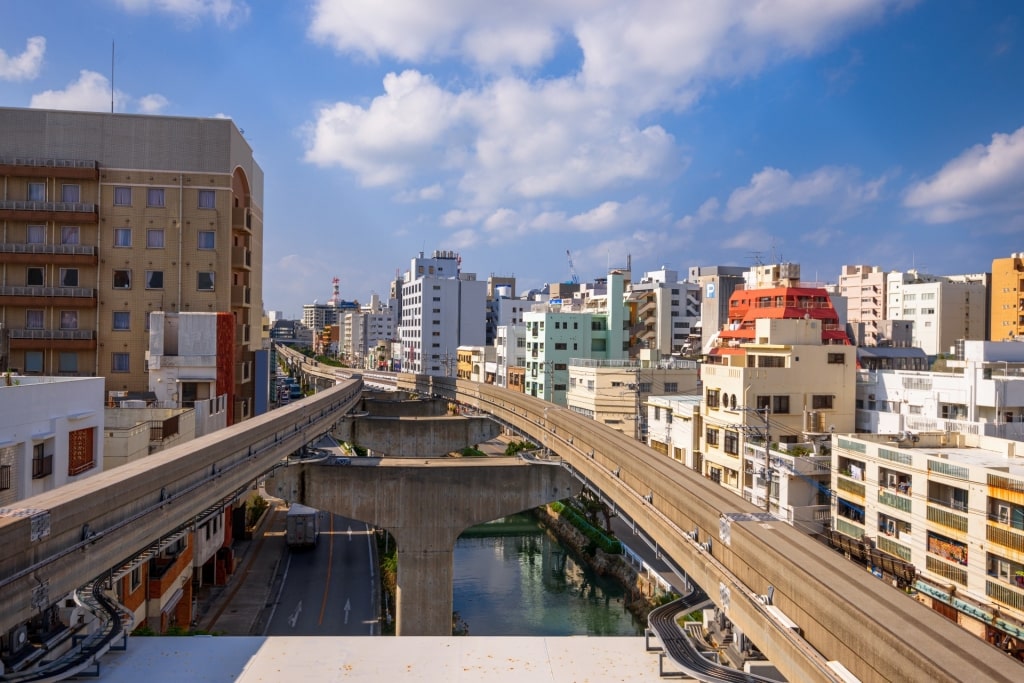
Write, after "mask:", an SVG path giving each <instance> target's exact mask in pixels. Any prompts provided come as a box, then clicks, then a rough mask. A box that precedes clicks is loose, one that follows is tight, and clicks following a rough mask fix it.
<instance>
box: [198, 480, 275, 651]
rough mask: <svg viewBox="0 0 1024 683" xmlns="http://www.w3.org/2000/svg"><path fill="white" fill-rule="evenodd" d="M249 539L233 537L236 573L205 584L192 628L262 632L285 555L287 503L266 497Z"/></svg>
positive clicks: (242, 633)
mask: <svg viewBox="0 0 1024 683" xmlns="http://www.w3.org/2000/svg"><path fill="white" fill-rule="evenodd" d="M267 502H269V503H270V508H269V509H268V510H267V513H266V514H265V515H263V519H262V520H261V521H260V523H259V525H258V526H257V528H256V529H255V530H254V531H253V536H252V539H251V540H242V541H235V542H234V543H233V544H232V546H231V547H232V548H233V549H234V552H235V560H236V563H235V573H234V574H232V575H231V576H230V577H229V579H228V583H227V584H226V585H223V586H204V587H203V588H201V589H200V591H199V593H198V594H197V596H196V615H195V628H197V629H199V630H201V631H206V632H208V633H214V634H218V635H229V636H249V635H257V636H258V635H263V631H264V630H265V628H266V622H267V620H268V619H269V617H270V612H271V610H272V608H273V602H274V599H275V597H276V591H277V586H276V584H277V582H278V581H277V578H278V572H279V570H280V569H281V564H282V562H284V560H285V558H286V556H287V555H286V550H287V546H286V544H285V524H286V513H287V512H288V506H287V504H286V503H285V502H284V501H281V500H278V499H276V498H267Z"/></svg>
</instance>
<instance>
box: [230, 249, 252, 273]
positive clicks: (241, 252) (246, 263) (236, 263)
mask: <svg viewBox="0 0 1024 683" xmlns="http://www.w3.org/2000/svg"><path fill="white" fill-rule="evenodd" d="M231 267H232V268H238V269H241V270H251V269H252V251H251V250H249V249H246V248H245V247H231Z"/></svg>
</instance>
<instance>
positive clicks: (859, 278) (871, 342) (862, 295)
mask: <svg viewBox="0 0 1024 683" xmlns="http://www.w3.org/2000/svg"><path fill="white" fill-rule="evenodd" d="M886 275H887V274H886V272H885V271H883V270H882V268H881V267H880V266H866V265H854V266H843V267H842V270H841V272H840V273H839V283H838V291H839V294H840V295H842V296H844V297H846V301H847V311H846V322H848V323H850V324H852V325H861V326H863V336H861V337H860V338H859V339H858V340H857V341H858V346H878V344H879V341H880V340H883V339H885V337H884V332H885V330H884V328H883V326H882V325H883V322H882V321H883V320H885V313H886V308H885V291H886V290H885V280H886Z"/></svg>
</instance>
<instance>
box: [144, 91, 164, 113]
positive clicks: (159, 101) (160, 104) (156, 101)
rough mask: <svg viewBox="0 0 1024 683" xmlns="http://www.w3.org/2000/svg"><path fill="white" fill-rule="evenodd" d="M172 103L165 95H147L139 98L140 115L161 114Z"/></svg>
mask: <svg viewBox="0 0 1024 683" xmlns="http://www.w3.org/2000/svg"><path fill="white" fill-rule="evenodd" d="M168 104H170V102H169V101H168V100H167V98H166V97H164V96H163V95H145V96H144V97H141V98H139V113H140V114H159V113H160V112H162V111H163V110H164V109H166V108H167V105H168Z"/></svg>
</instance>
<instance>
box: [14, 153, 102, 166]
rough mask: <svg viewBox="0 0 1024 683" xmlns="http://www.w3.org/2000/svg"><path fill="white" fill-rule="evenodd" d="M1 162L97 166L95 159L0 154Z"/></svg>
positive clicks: (27, 164)
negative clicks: (40, 157)
mask: <svg viewBox="0 0 1024 683" xmlns="http://www.w3.org/2000/svg"><path fill="white" fill-rule="evenodd" d="M0 164H3V165H5V166H35V167H41V168H97V167H98V163H97V162H96V161H95V160H82V159H37V158H35V157H7V156H0Z"/></svg>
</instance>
